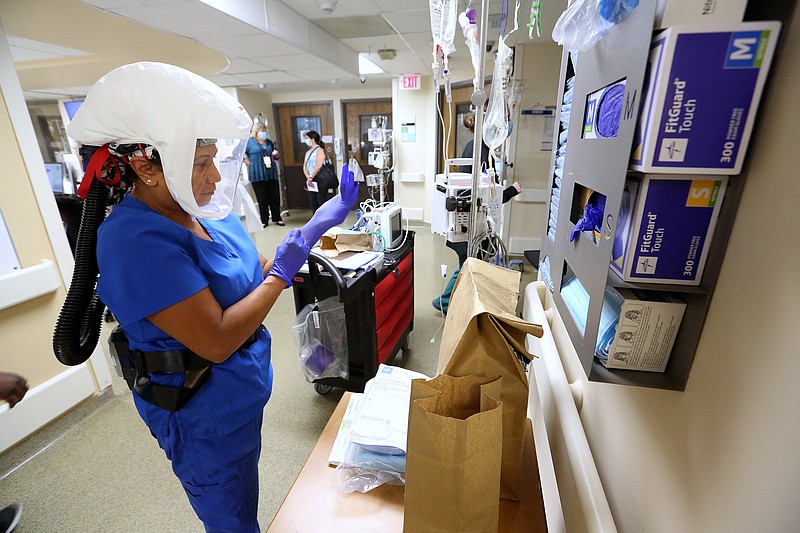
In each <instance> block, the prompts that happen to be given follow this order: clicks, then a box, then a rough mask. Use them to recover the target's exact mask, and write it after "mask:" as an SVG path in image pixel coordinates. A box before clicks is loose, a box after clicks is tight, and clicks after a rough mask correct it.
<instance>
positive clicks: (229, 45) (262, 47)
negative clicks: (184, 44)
mask: <svg viewBox="0 0 800 533" xmlns="http://www.w3.org/2000/svg"><path fill="white" fill-rule="evenodd" d="M203 44H205V45H207V46H210V47H211V48H214V49H215V50H219V51H220V52H222V53H223V54H227V55H228V56H229V57H243V58H248V57H251V56H259V57H263V56H273V55H275V56H287V55H292V54H302V53H304V52H303V50H300V49H299V48H295V47H294V46H291V45H289V44H286V43H284V42H283V41H281V40H279V39H276V38H275V37H272V36H270V35H267V34H265V33H262V34H259V35H229V36H227V37H212V38H209V39H203Z"/></svg>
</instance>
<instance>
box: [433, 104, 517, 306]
mask: <svg viewBox="0 0 800 533" xmlns="http://www.w3.org/2000/svg"><path fill="white" fill-rule="evenodd" d="M464 126H465V127H466V128H467V129H468V130H469V131H470V133H473V134H474V133H475V115H473V114H469V115H467V116H465V117H464ZM482 144H483V149H482V150H481V170H486V169H487V168H488V166H489V147H488V146H486V144H485V143H482ZM474 146H475V139H470V141H469V142H468V143H467V145H466V146H464V152H463V153H462V154H461V157H462V158H466V159H472V157H473V154H474V152H473V147H474ZM459 170H460V171H461V172H465V173H467V174H471V173H472V165H465V166H462V167H461V168H460V169H459ZM521 191H522V187H521V186H520V184H519V183H517V182H516V181H515V182H514V183H512V184H511V185H509V186H508V187H506V188H505V189H503V203H506V202H508V201H509V200H511V199H512V198H513V197H515V196H516V195H518V194H519V193H520V192H521ZM467 193H469V191H467ZM446 244H447V247H448V248H450V249H452V250H453V251H455V252H456V254H458V268H457V269H455V271H454V272H453V275H452V276H450V279H449V280H448V281H447V285H446V286H445V289H444V291H442V294H441V295H439V296H438V297H436V298H434V300H433V302H432V304H433V308H434V309H436V310H437V311H441V312H442V313H444V314H447V308H448V307H449V305H450V296H451V294H452V293H453V287H455V285H456V279H457V278H458V274H459V272H461V265H463V264H464V261H466V260H467V243H466V242H451V241H447V243H446Z"/></svg>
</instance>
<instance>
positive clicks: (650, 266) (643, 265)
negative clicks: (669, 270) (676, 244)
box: [636, 256, 658, 274]
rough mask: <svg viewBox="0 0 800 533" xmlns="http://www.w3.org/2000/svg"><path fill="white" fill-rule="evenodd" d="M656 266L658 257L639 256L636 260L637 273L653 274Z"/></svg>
mask: <svg viewBox="0 0 800 533" xmlns="http://www.w3.org/2000/svg"><path fill="white" fill-rule="evenodd" d="M657 266H658V257H645V256H641V257H639V259H638V260H637V261H636V273H637V274H655V273H656V267H657Z"/></svg>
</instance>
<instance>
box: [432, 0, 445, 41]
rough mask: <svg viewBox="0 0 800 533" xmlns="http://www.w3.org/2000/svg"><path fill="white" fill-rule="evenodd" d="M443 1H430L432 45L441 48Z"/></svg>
mask: <svg viewBox="0 0 800 533" xmlns="http://www.w3.org/2000/svg"><path fill="white" fill-rule="evenodd" d="M442 4H443V0H431V2H430V8H431V35H433V45H434V46H437V45H438V46H440V47H441V46H442V9H443V7H444V6H443V5H442Z"/></svg>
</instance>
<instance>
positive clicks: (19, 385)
mask: <svg viewBox="0 0 800 533" xmlns="http://www.w3.org/2000/svg"><path fill="white" fill-rule="evenodd" d="M27 392H28V382H27V381H26V380H25V378H23V377H22V376H20V375H19V374H13V373H11V372H0V400H2V401H6V402H8V407H9V409H13V408H14V406H15V405H17V404H18V403H19V402H20V401H21V400H22V398H24V397H25V394H26V393H27ZM21 515H22V505H20V504H18V503H12V504H11V505H8V506H6V507H4V508H3V509H0V533H10V532H11V531H13V530H14V528H15V527H17V524H18V523H19V518H20V516H21Z"/></svg>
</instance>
